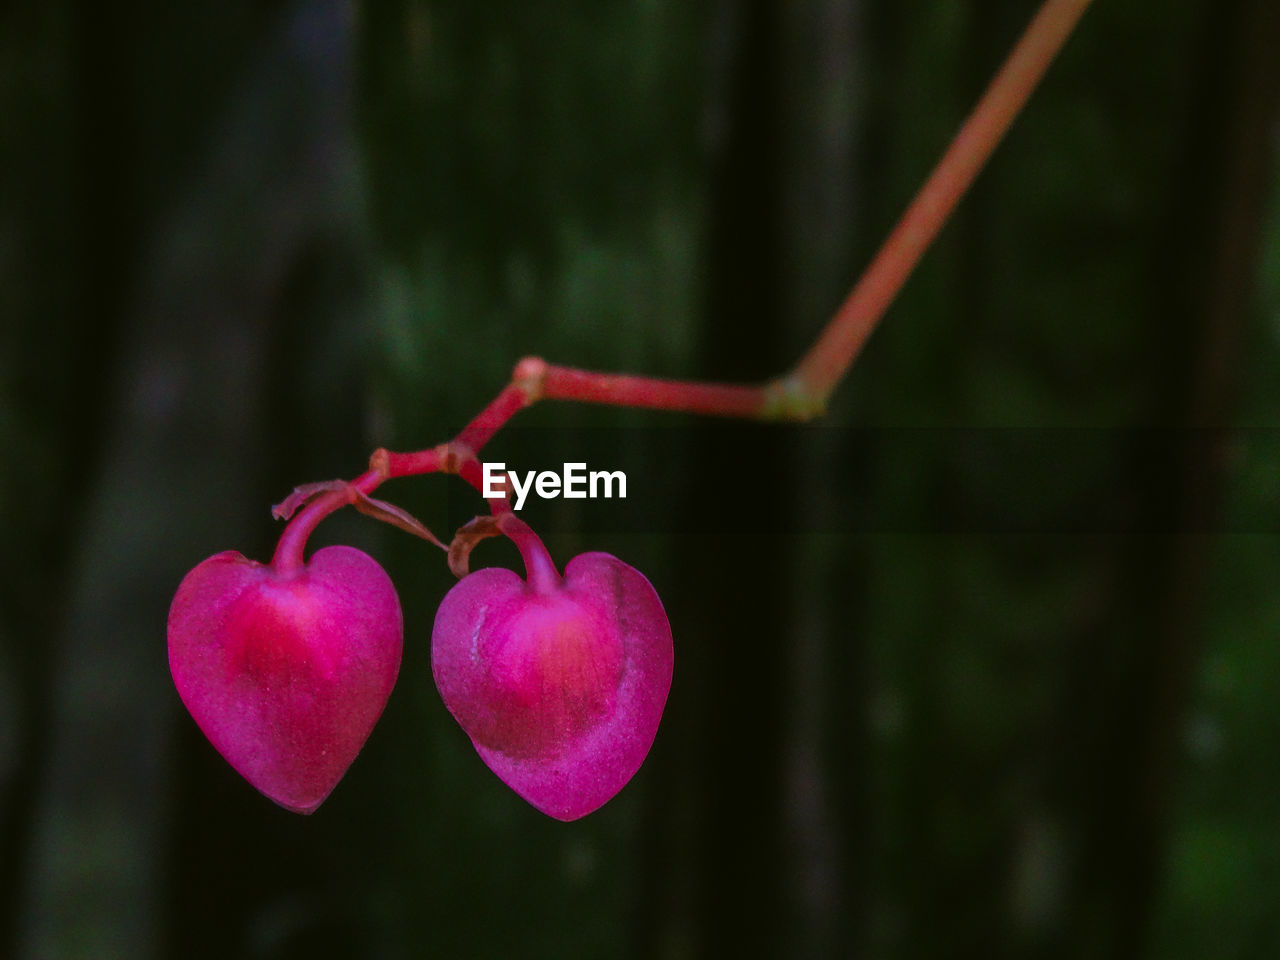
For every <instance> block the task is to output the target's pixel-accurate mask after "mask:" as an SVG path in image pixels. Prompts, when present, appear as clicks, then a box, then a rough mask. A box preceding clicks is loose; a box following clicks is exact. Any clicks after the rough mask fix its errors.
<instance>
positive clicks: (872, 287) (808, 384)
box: [272, 0, 1090, 585]
mask: <svg viewBox="0 0 1280 960" xmlns="http://www.w3.org/2000/svg"><path fill="white" fill-rule="evenodd" d="M1089 3H1090V0H1045V2H1044V4H1043V5H1042V6H1041V8H1040V10H1039V12H1038V13H1037V14H1036V16H1035V17H1034V18H1033V19H1032V21H1031V23H1030V24H1029V25H1028V27H1027V29H1026V31H1025V32H1024V33H1023V35H1022V37H1021V38H1020V39H1019V40H1018V42H1017V44H1016V45H1015V46H1014V48H1013V51H1012V52H1011V53H1010V54H1009V57H1008V59H1007V60H1006V61H1005V63H1004V65H1003V66H1002V67H1001V68H1000V71H999V72H998V73H997V74H996V76H995V79H993V80H992V81H991V84H990V86H989V87H988V88H987V91H986V92H985V93H984V94H983V96H982V99H981V100H980V101H978V105H977V106H976V107H974V109H973V112H972V113H971V114H970V115H969V117H968V119H967V120H966V121H965V122H964V124H963V126H961V128H960V130H959V132H958V133H957V134H956V137H955V139H954V140H953V141H952V142H951V145H950V146H949V147H948V148H947V150H946V152H945V153H944V154H943V155H942V158H941V159H940V160H939V161H938V164H937V166H936V167H935V168H934V169H933V172H932V173H931V174H930V175H929V178H928V179H927V180H926V181H925V183H924V185H923V186H922V187H921V188H920V191H919V192H918V193H917V194H916V196H915V199H913V200H912V201H911V204H910V206H908V207H907V210H906V212H905V213H903V215H902V218H901V220H899V221H898V223H897V225H896V226H895V227H894V229H893V231H892V232H891V233H890V234H889V237H888V238H887V239H886V240H885V242H884V245H883V246H882V247H881V248H880V251H879V252H878V253H877V254H876V256H875V258H874V259H873V260H872V262H871V264H870V266H868V268H867V270H866V272H865V273H864V274H863V275H862V277H861V278H860V279H859V281H858V283H857V284H856V285H855V286H854V288H853V290H852V291H851V292H850V294H849V296H848V298H847V299H846V300H845V301H844V303H843V304H841V306H840V308H839V309H838V310H837V311H836V314H835V316H833V317H832V318H831V320H830V321H829V322H828V323H827V325H826V327H824V328H823V330H822V332H821V333H820V334H819V336H818V339H817V340H816V341H815V342H814V344H813V346H812V347H810V348H809V350H808V352H807V353H805V355H804V356H803V357H802V358H801V359H800V361H799V362H798V363H797V364H796V367H795V368H794V370H793V371H792V372H791V373H790V374H788V375H787V376H784V377H781V378H779V379H776V380H772V381H770V382H768V383H765V384H759V385H735V384H721V383H701V382H695V381H687V380H664V379H660V378H656V377H643V376H634V375H631V374H619V373H598V372H595V371H591V370H579V369H575V368H573V367H561V366H556V365H554V364H548V363H546V362H544V361H543V360H541V359H539V358H537V357H526V358H525V359H524V360H522V361H520V363H519V364H518V365H517V366H516V368H515V371H514V372H513V374H512V378H511V383H509V384H508V385H507V386H506V387H504V388H503V390H502V392H501V393H499V394H498V396H496V397H495V398H494V399H493V401H492V402H490V403H489V405H488V406H486V407H485V408H484V409H483V410H482V411H480V413H479V414H478V415H477V416H476V417H475V419H474V420H472V421H471V422H470V423H469V424H467V426H466V427H465V428H464V429H463V430H462V432H461V433H459V434H458V436H457V437H456V438H455V439H454V440H453V442H452V443H449V444H442V445H441V446H438V447H433V448H431V449H429V450H420V451H417V452H415V453H391V452H389V451H385V450H379V451H377V452H376V453H375V454H374V455H373V457H372V458H371V461H370V469H369V471H368V472H366V473H364V474H362V475H361V476H359V477H358V478H356V479H355V480H353V481H352V482H351V485H350V486H351V487H352V488H355V489H356V490H359V491H360V492H361V493H365V494H368V493H370V492H371V491H372V490H374V489H375V488H376V487H377V486H378V485H379V484H381V483H382V481H384V480H387V479H390V478H392V477H403V476H411V475H416V474H422V473H433V472H445V473H456V474H458V475H459V476H461V477H462V478H463V479H464V480H465V481H466V482H467V483H469V484H470V485H471V486H473V487H475V488H476V489H477V490H478V491H480V492H481V493H483V492H484V491H483V477H482V470H481V466H480V462H479V460H478V459H477V456H476V455H477V454H478V453H479V452H480V449H481V448H482V447H483V446H484V445H485V444H487V443H488V442H489V441H490V440H491V439H493V437H494V435H495V434H496V433H497V432H498V431H499V430H501V429H502V427H503V426H504V425H505V424H506V422H507V421H508V420H510V419H511V418H512V417H513V416H515V415H516V413H518V412H519V411H520V410H522V409H524V408H525V407H528V406H531V405H532V404H534V403H536V402H537V401H538V400H542V399H548V400H575V401H578V402H580V403H604V404H612V405H614V406H622V407H642V408H646V409H651V410H670V411H677V412H684V413H698V414H707V415H712V416H724V417H744V418H749V419H761V420H808V419H810V418H812V417H814V416H817V415H818V414H820V413H821V412H822V410H823V407H824V405H825V403H826V400H827V397H828V396H830V394H831V391H832V390H833V389H834V388H835V386H836V384H837V383H839V381H840V380H841V378H843V377H844V375H845V373H846V372H847V371H848V369H849V367H850V366H851V365H852V363H853V361H854V358H855V357H857V355H858V352H859V351H860V350H861V349H862V346H863V344H864V343H865V342H866V340H867V337H868V336H870V334H871V331H872V329H873V328H874V327H875V325H876V323H877V322H878V321H879V320H880V318H881V317H882V316H883V315H884V313H885V311H886V310H887V309H888V307H889V304H890V303H891V302H892V301H893V298H894V297H895V296H896V295H897V293H898V291H899V290H900V289H901V288H902V285H903V283H905V282H906V279H907V277H908V276H909V275H910V274H911V271H912V270H913V269H914V268H915V266H916V264H917V263H918V262H919V260H920V258H921V256H923V254H924V252H925V250H926V249H928V247H929V244H930V243H932V241H933V239H934V238H935V237H936V236H937V234H938V232H939V231H940V230H941V229H942V227H943V225H944V224H945V223H946V221H947V218H948V217H949V216H950V215H951V211H952V210H953V209H954V208H955V206H956V204H957V203H958V202H959V201H960V198H961V196H963V194H964V192H965V191H966V190H967V189H968V188H969V185H970V184H971V183H972V182H973V180H974V178H975V177H976V176H977V175H978V172H979V171H980V170H981V169H982V166H983V164H985V163H986V161H987V158H988V157H989V156H990V155H991V152H992V151H993V150H994V149H995V148H996V146H997V144H999V142H1000V140H1001V139H1002V138H1003V136H1004V134H1005V132H1006V131H1007V130H1008V129H1009V126H1010V125H1011V124H1012V123H1013V120H1014V118H1015V117H1017V115H1018V113H1019V112H1020V111H1021V110H1022V107H1023V106H1024V105H1025V103H1026V101H1027V98H1028V97H1029V96H1030V95H1031V92H1032V91H1033V90H1034V89H1035V87H1036V85H1037V84H1038V83H1039V82H1040V79H1041V78H1042V77H1043V76H1044V73H1045V71H1046V70H1047V69H1048V67H1049V64H1050V63H1051V62H1052V60H1053V58H1054V56H1056V54H1057V52H1058V51H1059V50H1060V49H1061V48H1062V45H1063V44H1064V43H1065V42H1066V40H1067V38H1068V37H1069V36H1070V35H1071V31H1072V30H1073V29H1074V28H1075V25H1076V23H1077V22H1078V21H1079V19H1080V17H1081V16H1082V15H1083V14H1084V11H1085V9H1086V8H1087V7H1088V6H1089ZM355 498H356V492H355V490H353V489H346V490H335V491H333V492H330V493H326V494H323V495H321V496H319V497H317V498H316V499H315V500H313V501H311V502H310V503H308V504H307V505H306V506H305V507H304V508H303V509H302V510H301V511H300V512H299V513H298V514H297V515H296V516H295V517H294V518H293V520H292V521H290V523H289V525H288V526H286V527H285V530H284V532H283V534H281V537H280V542H279V544H277V546H276V552H275V556H274V558H273V559H272V564H273V565H274V566H275V567H276V569H277V570H279V571H280V572H282V573H291V572H295V571H297V570H299V569H301V567H302V563H303V551H304V549H305V546H306V541H307V537H308V536H310V534H311V532H312V531H313V530H314V529H315V528H316V525H317V524H319V522H320V521H321V520H323V519H324V518H325V517H326V516H328V515H329V514H330V513H332V512H333V511H335V510H337V509H340V508H341V507H343V506H345V505H346V504H348V503H351V502H353V501H354V500H355ZM488 502H489V507H490V509H491V511H492V512H493V513H494V514H495V515H503V522H504V526H503V527H502V529H503V532H504V533H507V535H508V536H510V537H511V539H512V540H515V541H516V544H517V546H519V547H520V550H521V553H522V554H523V555H524V557H525V565H526V567H527V568H528V573H529V577H530V582H531V583H534V582H535V581H537V582H539V583H543V584H544V585H545V584H546V583H550V582H552V581H551V579H550V578H551V577H554V578H555V580H554V582H555V583H558V582H559V574H557V573H556V571H555V566H554V564H552V563H551V558H550V557H549V556H546V549H545V548H544V547H542V544H541V541H538V539H537V536H536V535H535V534H534V533H533V531H532V530H529V528H528V526H527V525H525V524H524V523H523V522H522V521H519V520H516V518H515V517H514V515H513V514H511V508H510V506H509V504H508V502H507V500H506V498H505V497H502V498H488ZM508 518H509V519H508ZM534 541H536V542H537V549H536V550H535V549H534V547H533V546H532V544H533V543H534ZM538 550H540V551H541V556H544V557H545V564H544V563H543V560H542V559H540V556H539V554H538ZM544 566H549V568H550V571H551V572H550V574H549V575H548V574H546V573H545V570H544ZM540 571H541V572H540ZM535 585H536V584H535Z"/></svg>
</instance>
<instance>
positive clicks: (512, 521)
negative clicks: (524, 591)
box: [498, 513, 561, 593]
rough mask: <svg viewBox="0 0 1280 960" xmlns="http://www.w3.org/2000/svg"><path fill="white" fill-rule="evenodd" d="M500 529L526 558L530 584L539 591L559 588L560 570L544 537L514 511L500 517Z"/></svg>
mask: <svg viewBox="0 0 1280 960" xmlns="http://www.w3.org/2000/svg"><path fill="white" fill-rule="evenodd" d="M498 529H499V530H501V531H502V532H503V533H504V534H505V535H506V536H507V538H508V539H510V540H511V542H512V543H514V544H515V545H516V549H518V550H519V551H520V556H521V558H522V559H523V560H524V570H525V579H526V580H527V581H528V582H529V586H531V587H532V588H533V589H534V590H536V591H537V592H538V593H551V592H552V591H554V590H557V589H559V587H560V584H561V580H560V572H559V571H558V570H556V565H555V562H554V561H553V560H552V559H551V554H550V553H548V552H547V548H546V546H545V545H544V544H543V542H542V538H541V537H539V536H538V535H537V534H536V533H534V532H533V529H532V528H531V527H530V526H529V525H528V524H527V523H525V522H524V521H523V520H521V519H520V518H519V517H517V516H516V515H515V514H514V513H504V514H503V515H502V516H501V517H499V519H498Z"/></svg>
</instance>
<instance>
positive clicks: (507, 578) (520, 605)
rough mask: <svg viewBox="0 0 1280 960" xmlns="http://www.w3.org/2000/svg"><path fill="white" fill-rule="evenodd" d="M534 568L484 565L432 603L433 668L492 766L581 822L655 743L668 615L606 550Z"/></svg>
mask: <svg viewBox="0 0 1280 960" xmlns="http://www.w3.org/2000/svg"><path fill="white" fill-rule="evenodd" d="M547 563H548V564H549V560H548V561H547ZM531 579H532V580H533V583H532V584H529V583H526V582H525V581H524V580H522V579H521V578H520V577H519V576H518V575H517V574H515V573H513V572H512V571H510V570H506V569H503V568H488V569H485V570H479V571H477V572H475V573H472V574H469V575H468V576H466V577H465V578H463V579H462V580H461V581H459V582H458V583H457V584H456V585H455V586H454V587H453V589H452V590H450V591H449V593H448V595H446V596H445V598H444V602H443V603H441V604H440V609H439V611H438V612H437V613H436V622H435V629H434V631H433V632H432V638H431V667H432V673H433V674H434V676H435V681H436V686H437V687H439V689H440V695H441V696H442V697H443V698H444V702H445V706H447V707H448V708H449V711H450V712H451V713H452V714H453V716H454V717H455V718H456V719H457V721H458V723H459V724H461V726H462V729H463V730H465V731H466V733H467V735H468V736H469V737H470V738H471V741H472V743H473V744H474V745H475V748H476V751H477V752H478V753H479V754H480V756H481V758H482V759H483V760H484V762H485V763H487V764H488V765H489V767H490V769H492V770H493V772H494V773H496V774H497V775H498V777H499V778H500V779H501V780H502V781H503V782H505V783H506V784H507V785H508V786H510V787H511V788H512V789H513V790H515V791H516V793H518V794H520V796H522V797H524V798H525V799H526V800H527V801H529V803H531V804H533V806H535V807H537V808H538V809H539V810H541V811H542V812H543V813H546V814H548V815H550V816H553V817H556V818H557V819H560V820H576V819H577V818H579V817H583V816H586V815H587V814H588V813H591V812H592V811H593V810H596V809H597V808H598V807H600V806H602V805H603V804H604V803H605V802H607V801H608V800H609V799H611V798H612V797H613V796H614V795H615V794H616V793H617V792H618V791H619V790H621V789H622V788H623V787H624V786H625V785H626V784H627V782H628V781H629V780H630V779H631V778H632V776H634V775H635V772H636V771H637V770H638V769H639V768H640V764H641V763H643V762H644V758H645V756H646V755H647V754H648V752H649V748H650V747H651V746H652V745H653V738H654V735H655V734H656V733H657V730H658V722H659V720H660V719H661V718H662V710H663V707H664V706H665V705H666V702H667V692H668V691H669V690H670V689H671V672H672V660H673V651H672V644H671V626H670V624H669V623H668V622H667V616H666V613H665V612H664V611H663V609H662V602H661V601H660V600H659V599H658V595H657V593H655V592H654V589H653V587H652V586H650V584H649V581H648V580H646V579H645V578H644V576H643V575H642V574H641V573H639V572H638V571H637V570H635V569H634V568H632V567H629V566H628V565H627V564H625V563H623V562H622V561H621V560H618V559H617V558H616V557H612V556H610V555H609V554H607V553H584V554H582V555H581V556H578V557H575V558H574V559H573V560H571V561H569V565H568V566H567V567H566V568H565V575H564V579H563V580H560V578H559V577H558V576H555V575H554V573H551V574H550V575H549V576H548V575H546V572H545V571H543V573H542V574H540V575H538V576H535V577H533V578H531Z"/></svg>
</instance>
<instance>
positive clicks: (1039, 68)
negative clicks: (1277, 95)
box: [793, 0, 1090, 400]
mask: <svg viewBox="0 0 1280 960" xmlns="http://www.w3.org/2000/svg"><path fill="white" fill-rule="evenodd" d="M1089 2H1090V0H1046V2H1045V4H1044V6H1042V7H1041V8H1040V11H1039V13H1037V14H1036V16H1035V18H1034V19H1033V20H1032V21H1031V23H1030V24H1029V25H1028V27H1027V29H1026V31H1025V32H1024V33H1023V35H1022V37H1021V38H1020V39H1019V40H1018V42H1017V44H1016V45H1015V46H1014V48H1013V51H1012V52H1011V53H1010V54H1009V57H1008V59H1007V60H1006V61H1005V63H1004V66H1002V67H1001V68H1000V72H999V73H997V74H996V76H995V79H993V80H992V81H991V85H990V86H989V87H988V88H987V91H986V93H984V94H983V96H982V99H981V100H979V101H978V105H977V106H976V107H974V108H973V112H972V113H971V114H969V118H968V119H967V120H966V121H965V122H964V125H963V126H962V127H961V128H960V131H959V132H958V133H957V134H956V136H955V139H954V140H952V141H951V145H950V146H949V147H948V148H947V150H946V152H945V153H944V154H943V155H942V159H941V160H939V161H938V164H937V166H936V167H934V169H933V172H932V173H931V174H930V175H929V178H928V179H927V180H926V181H925V183H924V186H922V187H921V188H920V191H919V192H918V193H917V194H916V196H915V199H914V200H912V201H911V205H910V206H909V207H907V210H906V212H905V213H904V214H903V215H902V219H901V220H899V221H898V224H897V226H895V227H894V229H893V232H892V233H890V234H889V237H888V239H886V240H885V242H884V244H883V245H882V246H881V247H880V251H879V252H878V253H877V254H876V256H875V259H874V260H872V262H871V265H870V266H869V267H868V268H867V270H866V272H865V273H863V275H862V277H861V279H859V281H858V283H857V285H856V286H855V287H854V288H853V291H852V292H851V293H850V294H849V297H848V299H846V300H845V302H844V303H843V304H841V306H840V309H839V310H838V311H836V315H835V316H834V317H832V319H831V320H830V322H828V324H827V326H826V328H825V329H823V331H822V333H821V334H820V335H819V337H818V339H817V341H815V343H814V344H813V346H812V347H810V348H809V351H808V352H807V353H806V354H805V355H804V357H802V358H801V360H800V362H799V364H797V366H796V369H795V373H794V375H793V376H794V380H795V382H796V384H797V387H798V389H799V391H800V392H801V393H802V394H805V395H808V396H812V397H816V398H821V399H823V400H825V398H826V397H828V396H829V395H830V394H831V391H832V390H833V389H834V388H835V386H836V384H837V383H839V381H840V379H841V378H842V377H843V376H844V375H845V372H846V371H847V370H848V369H849V366H850V365H851V364H852V363H853V360H854V358H855V357H856V356H857V355H858V352H859V351H860V350H861V349H862V345H863V344H864V343H865V342H866V340H867V337H868V336H870V334H871V331H872V329H873V328H874V327H875V325H876V323H877V322H878V321H879V319H880V318H881V317H882V316H883V315H884V312H885V310H887V309H888V307H889V304H890V303H891V302H893V298H894V297H895V296H896V295H897V293H898V291H899V290H900V289H901V288H902V285H903V283H905V282H906V279H907V277H908V276H910V274H911V271H912V270H913V269H915V266H916V264H917V263H918V262H919V261H920V258H921V256H923V254H924V252H925V250H927V249H928V247H929V244H930V243H932V242H933V239H934V237H936V236H937V235H938V232H939V231H940V230H941V229H942V227H943V225H944V224H945V223H946V222H947V218H948V217H949V216H950V215H951V211H952V210H954V209H955V206H956V204H957V203H959V201H960V198H961V196H963V195H964V192H965V191H966V190H967V189H969V185H970V184H972V183H973V180H974V178H975V177H976V176H977V175H978V171H980V170H981V169H982V167H983V165H984V164H985V163H986V161H987V158H988V157H990V156H991V152H992V151H993V150H995V148H996V146H997V145H998V144H999V143H1000V141H1001V139H1002V138H1003V137H1004V135H1005V132H1006V131H1007V130H1008V129H1009V126H1010V125H1011V124H1012V123H1013V121H1014V118H1015V117H1017V115H1018V113H1019V112H1020V111H1021V110H1022V107H1023V105H1024V104H1025V103H1026V102H1027V98H1028V97H1029V96H1031V92H1032V91H1033V90H1034V89H1035V88H1036V85H1037V84H1038V83H1039V82H1040V79H1041V77H1043V76H1044V73H1045V71H1046V70H1047V69H1048V68H1049V64H1050V63H1051V62H1052V61H1053V58H1054V56H1055V55H1056V54H1057V52H1058V50H1060V49H1061V48H1062V45H1063V44H1064V43H1065V42H1066V40H1067V37H1069V36H1070V35H1071V31H1072V30H1073V29H1074V28H1075V25H1076V23H1077V22H1078V21H1079V19H1080V17H1081V16H1082V15H1083V14H1084V11H1085V8H1086V7H1088V6H1089Z"/></svg>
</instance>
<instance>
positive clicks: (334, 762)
mask: <svg viewBox="0 0 1280 960" xmlns="http://www.w3.org/2000/svg"><path fill="white" fill-rule="evenodd" d="M403 635H404V626H403V621H402V618H401V614H400V601H399V600H398V598H397V597H396V592H395V587H394V586H393V585H392V583H391V580H390V578H389V577H388V576H387V574H386V572H385V571H384V570H383V569H382V567H380V566H379V565H378V564H377V562H375V561H374V560H373V559H372V558H371V557H369V556H368V555H367V554H365V553H362V552H361V551H359V550H356V549H354V548H352V547H325V548H324V549H322V550H318V551H316V553H315V554H314V555H313V556H312V558H311V560H310V561H309V562H308V563H307V564H306V566H305V568H304V569H303V570H302V571H300V572H299V573H297V574H296V575H294V576H291V577H283V576H279V575H277V574H276V572H275V571H274V570H273V569H272V568H271V567H270V566H267V565H265V564H260V563H256V562H254V561H252V560H248V559H246V558H245V557H243V556H241V555H240V554H239V553H235V552H227V553H220V554H217V555H216V556H212V557H210V558H209V559H207V560H205V561H204V562H203V563H201V564H200V565H199V566H197V567H196V568H195V569H193V570H192V571H191V572H190V573H188V574H187V576H186V578H185V579H184V580H183V581H182V584H181V586H179V588H178V592H177V595H176V596H175V597H174V599H173V605H172V606H171V607H170V609H169V668H170V670H171V671H172V673H173V681H174V685H175V686H176V687H177V689H178V695H179V696H180V697H181V698H182V702H183V703H184V704H186V706H187V709H188V710H189V711H190V712H191V716H192V717H193V718H194V719H195V721H196V723H197V724H198V725H199V727H200V729H201V730H202V731H203V732H204V734H205V736H206V737H208V738H209V741H210V742H211V743H212V744H213V745H214V747H215V748H216V749H217V750H218V752H219V753H221V754H222V756H223V757H225V758H226V760H227V762H228V763H230V764H231V766H233V767H234V768H235V769H236V770H237V771H238V772H239V773H240V775H241V776H243V777H244V778H245V779H246V780H248V781H249V782H250V783H251V784H253V785H254V786H255V787H257V788H258V789H259V790H260V791H262V792H263V793H264V794H266V795H267V796H268V797H270V798H271V799H272V800H274V801H275V802H276V803H278V804H280V805H281V806H282V807H286V808H287V809H289V810H293V811H296V812H298V813H311V812H312V811H314V810H315V809H316V807H318V806H319V805H320V804H321V802H322V801H323V800H324V799H325V797H327V796H328V795H329V792H330V791H331V790H332V789H333V788H334V786H336V785H337V783H338V781H339V780H340V779H342V775H343V774H344V773H345V772H346V770H347V768H348V767H349V766H350V765H351V761H352V760H354V759H355V757H356V754H357V753H359V752H360V748H361V747H362V746H364V742H365V740H366V739H367V738H368V736H369V732H370V731H371V730H372V729H373V725H374V724H375V723H376V722H377V720H378V717H379V716H381V714H382V708H383V707H384V706H385V705H386V702H387V698H388V697H389V696H390V695H391V689H392V687H393V686H395V681H396V675H397V674H398V673H399V670H400V655H401V650H402V646H403Z"/></svg>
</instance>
